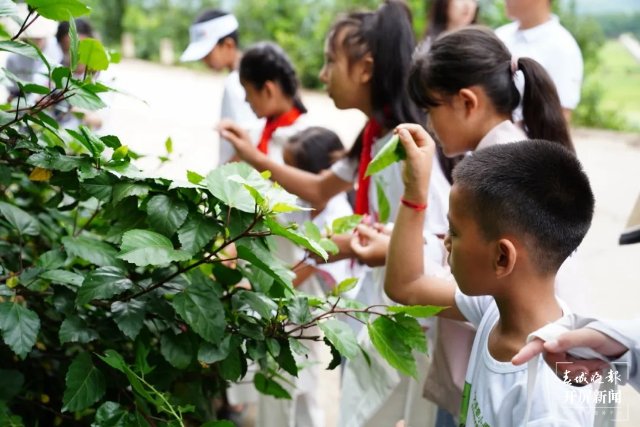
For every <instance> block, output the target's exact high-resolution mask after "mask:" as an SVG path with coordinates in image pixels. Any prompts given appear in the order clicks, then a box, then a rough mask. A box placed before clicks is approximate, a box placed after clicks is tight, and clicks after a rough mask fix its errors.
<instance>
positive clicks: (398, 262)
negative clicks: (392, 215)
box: [384, 124, 466, 320]
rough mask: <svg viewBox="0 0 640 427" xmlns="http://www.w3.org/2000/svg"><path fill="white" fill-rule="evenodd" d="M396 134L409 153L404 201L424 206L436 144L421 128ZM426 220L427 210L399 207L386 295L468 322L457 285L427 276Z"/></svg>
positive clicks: (409, 127) (403, 128)
mask: <svg viewBox="0 0 640 427" xmlns="http://www.w3.org/2000/svg"><path fill="white" fill-rule="evenodd" d="M397 133H398V136H399V137H400V141H401V143H402V145H403V147H404V148H405V150H406V152H407V159H406V161H405V165H404V168H403V180H404V184H405V190H404V196H403V200H404V201H408V202H409V203H410V204H413V205H416V206H418V205H425V204H426V203H427V191H428V190H427V189H428V188H429V177H430V175H431V164H432V160H433V154H434V149H435V144H434V142H433V140H432V139H431V137H430V136H429V135H428V134H427V132H426V131H425V130H424V129H423V128H422V127H421V126H419V125H409V124H405V125H400V126H398V128H397ZM427 209H428V207H427ZM424 220H425V210H424V209H423V210H420V209H415V208H414V207H409V206H407V205H405V204H404V203H403V204H402V205H401V206H400V209H399V211H398V217H397V218H396V222H395V225H394V227H393V233H392V234H391V243H390V247H389V256H388V258H387V272H386V276H385V287H384V289H385V292H386V293H387V295H388V296H389V298H391V299H392V300H394V301H397V302H399V303H401V304H406V305H416V304H419V305H438V306H448V307H451V308H450V309H447V310H444V311H442V312H441V313H440V316H442V317H447V318H450V319H455V320H466V319H465V317H464V316H463V315H462V313H460V311H459V310H458V308H457V307H456V302H455V293H456V284H455V282H453V281H452V280H451V281H450V280H445V279H441V278H437V277H433V276H428V275H425V271H424V257H423V245H424V238H423V234H422V230H423V226H424Z"/></svg>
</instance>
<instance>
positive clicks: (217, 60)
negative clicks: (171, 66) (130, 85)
mask: <svg viewBox="0 0 640 427" xmlns="http://www.w3.org/2000/svg"><path fill="white" fill-rule="evenodd" d="M189 36H190V42H189V46H187V49H186V50H185V51H184V53H183V54H182V56H181V57H180V60H181V61H183V62H187V61H202V62H203V63H204V64H205V65H206V66H207V67H209V68H211V69H212V70H215V71H223V70H227V71H229V75H228V76H227V77H226V79H225V82H224V93H223V95H222V105H221V108H220V118H221V119H231V120H233V121H234V122H235V123H238V124H239V125H240V126H241V127H243V128H245V129H246V130H249V131H251V130H254V131H255V130H256V129H259V128H260V121H259V120H258V118H257V117H256V116H255V114H254V113H253V111H252V110H251V107H250V106H249V104H248V103H247V102H246V101H245V91H244V88H243V87H242V85H241V84H240V76H239V74H238V66H239V64H240V59H241V57H242V52H241V51H240V49H239V47H238V20H237V19H236V17H235V16H233V15H232V14H230V13H227V12H223V11H221V10H216V9H212V10H207V11H205V12H203V13H202V14H200V16H198V18H196V20H195V22H194V23H193V25H192V26H191V28H189ZM234 157H235V150H234V148H233V146H231V144H230V143H229V142H228V141H226V140H223V139H221V140H220V151H219V156H218V164H219V165H221V164H223V163H227V162H228V161H230V160H232V159H233V158H234Z"/></svg>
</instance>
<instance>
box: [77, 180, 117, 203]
mask: <svg viewBox="0 0 640 427" xmlns="http://www.w3.org/2000/svg"><path fill="white" fill-rule="evenodd" d="M114 183H115V179H114V178H113V175H111V174H109V173H101V174H100V175H98V176H96V177H95V178H91V179H87V180H85V181H84V182H83V183H82V184H80V188H81V189H82V190H83V191H84V192H86V193H87V194H89V195H91V196H93V197H95V198H96V199H98V200H101V201H103V202H107V201H109V199H110V198H111V193H112V191H113V184H114Z"/></svg>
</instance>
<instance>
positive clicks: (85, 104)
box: [67, 83, 107, 111]
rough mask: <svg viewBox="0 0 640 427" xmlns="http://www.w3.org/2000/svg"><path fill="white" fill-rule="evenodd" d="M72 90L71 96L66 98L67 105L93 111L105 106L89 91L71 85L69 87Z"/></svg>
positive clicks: (74, 84)
mask: <svg viewBox="0 0 640 427" xmlns="http://www.w3.org/2000/svg"><path fill="white" fill-rule="evenodd" d="M69 86H70V87H71V88H72V89H73V92H72V93H73V96H71V97H69V98H68V100H67V101H68V102H69V104H71V106H73V107H77V108H80V109H82V110H90V111H95V110H99V109H101V108H104V107H106V106H107V104H105V103H104V102H103V101H102V99H100V97H99V96H98V95H96V94H95V93H93V92H91V91H90V90H88V89H86V88H84V87H81V86H79V85H77V84H76V83H71V84H70V85H69Z"/></svg>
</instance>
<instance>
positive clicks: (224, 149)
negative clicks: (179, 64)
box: [218, 70, 264, 165]
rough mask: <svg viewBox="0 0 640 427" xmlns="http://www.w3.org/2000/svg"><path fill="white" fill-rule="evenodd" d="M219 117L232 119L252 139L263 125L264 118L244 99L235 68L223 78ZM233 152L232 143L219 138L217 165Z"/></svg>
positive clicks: (233, 153)
mask: <svg viewBox="0 0 640 427" xmlns="http://www.w3.org/2000/svg"><path fill="white" fill-rule="evenodd" d="M220 118H221V119H230V120H233V121H234V122H235V123H237V124H238V125H240V126H241V127H242V128H243V129H245V130H247V131H248V132H249V134H250V135H251V138H252V139H253V140H255V139H256V138H257V137H259V134H258V132H259V131H260V130H262V127H263V125H264V120H261V119H258V118H257V117H256V115H255V114H254V112H253V110H252V109H251V106H250V105H249V103H248V102H246V101H245V92H244V88H243V87H242V85H241V84H240V73H238V71H237V70H234V71H231V72H230V73H229V75H228V76H227V77H226V78H225V79H224V91H223V93H222V104H221V106H220ZM235 153H236V150H235V149H234V148H233V145H231V143H230V142H229V141H227V140H226V139H223V138H220V150H219V155H218V165H221V164H224V163H226V162H228V161H229V160H230V159H231V158H232V157H233V156H234V155H235Z"/></svg>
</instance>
